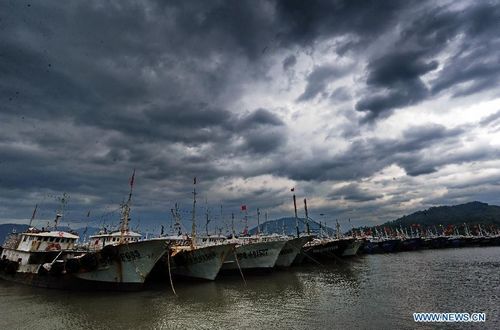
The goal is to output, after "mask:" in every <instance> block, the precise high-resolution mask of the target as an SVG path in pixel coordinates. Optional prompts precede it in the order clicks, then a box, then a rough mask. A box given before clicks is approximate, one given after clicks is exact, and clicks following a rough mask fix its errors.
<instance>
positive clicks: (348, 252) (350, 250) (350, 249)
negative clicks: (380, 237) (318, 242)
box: [342, 239, 363, 257]
mask: <svg viewBox="0 0 500 330" xmlns="http://www.w3.org/2000/svg"><path fill="white" fill-rule="evenodd" d="M361 245H363V241H362V240H359V239H357V240H355V241H354V242H352V243H351V244H349V245H348V246H347V249H345V251H344V252H343V253H342V257H353V256H355V255H357V254H358V251H359V248H360V247H361Z"/></svg>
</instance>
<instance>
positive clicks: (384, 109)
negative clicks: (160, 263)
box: [0, 0, 499, 218]
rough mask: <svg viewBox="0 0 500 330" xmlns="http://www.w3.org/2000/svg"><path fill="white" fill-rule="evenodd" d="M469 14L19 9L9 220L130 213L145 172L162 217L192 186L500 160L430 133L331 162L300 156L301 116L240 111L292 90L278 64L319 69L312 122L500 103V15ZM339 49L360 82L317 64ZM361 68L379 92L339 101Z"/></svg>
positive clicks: (1, 145)
mask: <svg viewBox="0 0 500 330" xmlns="http://www.w3.org/2000/svg"><path fill="white" fill-rule="evenodd" d="M463 6H464V9H463V10H460V11H457V10H455V9H453V8H452V6H441V7H437V6H436V5H435V4H433V3H430V2H429V3H427V2H407V1H383V2H370V3H367V2H366V1H352V0H349V1H326V0H325V1H324V0H313V1H272V0H269V1H260V2H255V1H237V2H235V1H181V2H179V1H142V2H136V1H120V2H116V3H108V2H105V3H103V2H100V1H87V2H79V3H75V2H59V1H53V2H51V1H45V2H37V3H33V4H32V5H31V6H30V7H27V6H26V3H23V2H19V1H10V2H8V1H3V2H2V3H1V4H0V121H1V123H2V127H1V130H0V138H1V140H0V191H1V197H2V198H3V199H2V205H21V204H16V203H17V201H20V200H23V201H25V202H26V203H28V204H32V202H33V201H35V202H36V201H38V195H37V192H40V191H43V192H44V193H45V192H46V193H51V194H54V193H55V192H62V191H69V192H70V193H71V194H73V196H75V197H74V198H73V199H72V201H73V203H74V204H75V205H76V206H75V207H76V208H77V209H80V210H82V211H83V210H84V209H88V207H89V205H88V204H86V203H94V204H98V205H93V207H95V208H99V207H103V205H104V204H115V203H118V202H119V201H121V199H122V197H123V192H124V191H125V192H126V191H127V189H128V187H127V182H126V181H127V178H128V177H129V176H130V173H131V170H132V169H133V168H137V178H136V180H137V183H138V184H137V187H136V189H137V196H142V197H141V199H139V200H138V201H137V202H136V204H135V205H137V206H138V207H142V208H143V210H144V209H148V210H149V209H152V210H153V211H150V212H153V213H154V210H156V209H155V208H158V206H157V205H161V208H163V207H164V206H165V204H168V203H170V202H173V201H175V200H177V199H178V198H183V197H179V196H184V195H186V194H185V193H186V190H190V187H189V189H187V188H186V182H188V184H189V182H192V181H191V180H192V177H193V176H198V177H199V186H200V189H204V190H208V189H210V186H211V185H213V184H217V183H218V182H219V180H221V178H224V180H229V181H230V180H231V179H239V178H245V179H249V178H252V177H254V176H261V175H265V174H274V175H276V176H279V178H280V179H283V178H284V179H286V178H290V179H294V180H308V181H311V182H317V181H321V180H330V179H331V180H357V179H359V178H362V177H369V176H370V175H373V173H375V172H376V171H378V170H381V169H383V168H385V167H386V166H388V165H391V164H397V165H399V166H401V167H402V168H404V169H405V171H406V172H407V173H408V174H409V175H415V176H418V175H422V174H425V173H432V172H434V171H436V170H439V169H440V168H442V167H443V166H445V165H446V164H451V163H453V164H460V163H461V162H468V161H474V160H485V159H492V157H495V156H496V155H497V150H495V149H494V148H492V147H485V148H483V149H482V150H474V149H473V148H472V149H467V150H465V149H464V150H461V149H460V148H461V147H463V144H461V141H460V138H461V136H462V135H463V134H464V132H463V129H460V128H458V129H446V128H444V127H442V126H429V125H425V126H418V127H413V128H409V129H406V130H404V132H403V134H402V135H401V136H400V138H398V139H395V138H394V139H381V138H373V139H371V140H368V139H366V138H364V137H363V136H362V133H363V126H358V127H354V128H353V129H352V131H353V132H357V133H356V134H353V136H351V137H350V138H352V139H351V140H350V142H349V143H350V144H349V145H348V147H347V149H346V150H341V151H339V153H337V154H333V155H331V154H329V152H328V151H325V152H324V154H322V153H321V152H318V151H317V150H319V149H320V148H318V146H315V145H310V144H309V141H303V140H300V141H297V140H294V141H291V140H290V136H291V135H290V134H289V131H290V130H291V129H292V127H289V125H290V123H289V122H288V121H286V120H285V118H289V117H287V116H288V113H287V111H288V109H286V111H281V110H280V109H275V108H273V107H276V105H273V106H269V105H268V104H266V103H265V102H266V101H265V98H264V99H262V100H261V99H259V98H258V97H257V98H256V99H254V100H252V102H250V104H251V105H250V106H247V105H246V104H245V105H243V106H242V105H241V104H240V102H239V101H240V100H241V99H243V97H244V96H246V93H247V92H249V91H252V90H253V87H254V85H259V84H264V83H267V82H268V80H273V79H276V80H279V78H280V77H272V76H270V74H269V73H270V72H273V71H272V70H270V69H272V66H273V65H275V64H277V65H278V68H279V69H280V70H278V71H280V72H281V69H283V71H285V72H282V73H283V74H284V75H286V74H290V73H291V72H292V71H297V72H298V67H299V64H300V68H301V69H302V68H303V66H302V64H303V63H302V59H303V58H304V57H308V56H309V57H312V56H310V55H311V54H314V55H315V56H316V58H317V59H318V61H317V62H316V61H314V60H313V67H312V70H311V72H309V73H307V74H306V81H305V83H306V87H305V90H304V91H301V92H302V93H301V95H300V96H298V99H297V101H298V102H299V103H300V107H308V106H309V102H313V101H315V100H317V99H318V98H320V97H321V98H328V99H330V100H331V101H332V102H346V101H349V100H350V99H351V98H356V99H355V100H354V101H355V102H354V103H355V104H356V109H357V110H359V111H362V112H365V113H366V114H367V115H366V117H365V120H375V119H381V118H384V117H386V116H388V115H389V114H390V113H391V112H392V111H394V110H395V109H398V108H402V107H406V106H409V105H415V104H418V103H419V102H422V101H424V100H426V99H428V98H431V97H433V96H436V95H448V94H447V93H449V94H453V95H455V96H459V95H469V94H472V93H478V92H481V91H485V90H488V89H490V88H494V87H495V86H497V85H498V78H497V77H498V74H497V73H498V67H499V64H498V58H497V57H496V56H495V54H496V53H497V52H496V50H498V46H499V42H498V40H499V39H498V38H499V37H498V35H497V31H498V30H499V29H498V24H499V21H498V19H497V17H498V12H499V11H498V6H497V5H496V4H492V3H485V2H480V3H471V4H463ZM386 36H389V37H387V38H388V39H387V40H386V39H385V38H386ZM394 38H395V40H392V39H394ZM322 42H328V43H330V44H331V45H334V46H332V47H333V48H329V51H331V52H336V53H337V55H338V56H341V57H342V56H345V57H348V58H349V60H350V61H347V63H356V65H353V66H352V67H351V66H349V67H344V66H342V65H339V64H338V63H329V61H323V60H322V58H321V56H322V54H319V53H318V54H316V53H315V52H316V46H317V45H319V44H321V43H322ZM379 43H380V45H379ZM452 46H453V47H452ZM290 54H294V55H290ZM303 55H305V56H303ZM299 62H300V63H299ZM342 63H345V62H342ZM358 66H359V68H361V67H362V68H364V69H365V72H364V75H362V76H361V79H356V80H355V81H356V83H357V84H359V90H361V91H362V93H359V94H358V95H356V92H355V91H354V89H352V86H342V87H338V86H335V87H332V88H330V86H331V85H333V84H332V83H334V82H335V81H336V80H337V79H339V78H342V77H345V76H346V75H348V74H350V73H352V72H351V71H353V72H354V71H355V70H356V68H357V67H358ZM354 74H357V73H356V72H354ZM427 74H430V75H431V76H432V80H428V79H426V78H425V76H426V75H427ZM297 75H298V74H297ZM297 79H298V78H297ZM356 90H358V89H356ZM271 93H272V91H271ZM279 97H281V95H280V96H279ZM296 97H297V95H295V96H293V98H296ZM277 100H280V99H279V98H277ZM262 102H264V103H262ZM297 106H299V105H297ZM284 107H286V105H285V106H283V107H282V108H284ZM290 111H292V110H290ZM351 112H352V111H351ZM284 113H286V114H284ZM352 116H353V117H355V115H352ZM292 118H293V117H292ZM351 119H352V118H351ZM484 120H486V119H484ZM484 120H483V121H484ZM285 121H286V122H285ZM353 121H355V120H354V119H353ZM490 122H491V123H493V124H494V123H496V117H495V118H493V117H492V118H491V121H490ZM416 124H418V123H416ZM493 124H491V125H493ZM484 125H486V124H484ZM311 143H313V142H311ZM330 147H331V146H326V147H325V150H326V149H328V148H330ZM446 148H455V149H456V152H452V151H450V152H446V150H447V149H446ZM299 151H300V152H301V155H300V157H296V152H299ZM271 184H272V183H271ZM228 189H229V188H228ZM234 189H235V190H234V191H235V193H234V194H235V196H234V197H232V198H233V200H231V203H234V204H238V203H239V202H240V200H239V196H245V198H248V199H250V198H251V194H255V193H261V194H262V196H263V197H262V198H260V199H259V202H261V203H264V204H265V205H269V206H271V205H272V204H273V203H274V205H276V204H279V202H276V201H273V200H272V198H273V196H275V195H277V194H276V190H275V189H269V188H268V187H258V188H256V189H255V191H253V190H252V191H251V193H250V192H248V189H245V187H243V188H241V187H239V190H238V189H236V188H234ZM363 194H364V195H363ZM26 195H28V196H26ZM187 196H188V197H187V199H189V198H190V195H189V193H187ZM342 196H344V198H345V199H347V200H352V201H367V202H369V201H370V200H369V199H368V198H374V200H376V198H377V196H378V194H375V195H372V196H370V195H369V193H368V192H366V191H363V190H362V189H361V188H359V187H358V186H356V185H348V186H347V188H345V191H344V192H343V195H342ZM214 198H217V197H214ZM255 198H256V199H257V197H255ZM24 205H25V204H23V206H24ZM13 207H14V206H12V208H13ZM6 208H7V209H9V207H6ZM167 209H168V208H167ZM0 210H2V209H1V208H0ZM162 210H163V209H162ZM11 211H12V210H10V209H9V210H7V211H5V212H4V213H2V215H1V216H2V217H4V218H5V217H8V216H9V214H13V212H11ZM2 212H3V211H2ZM9 212H11V213H9ZM16 212H17V211H16Z"/></svg>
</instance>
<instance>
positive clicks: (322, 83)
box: [297, 65, 348, 102]
mask: <svg viewBox="0 0 500 330" xmlns="http://www.w3.org/2000/svg"><path fill="white" fill-rule="evenodd" d="M347 70H348V67H334V66H330V65H327V66H319V67H315V68H314V69H313V71H312V72H311V73H310V74H309V75H308V76H307V79H306V81H307V86H306V90H305V91H304V93H302V95H300V96H299V98H298V99H297V101H299V102H303V101H309V100H311V99H313V98H314V97H316V96H317V95H318V94H321V93H323V92H325V89H326V87H327V85H328V84H329V83H330V82H332V81H334V80H335V79H339V78H341V77H342V76H344V75H345V74H346V73H347Z"/></svg>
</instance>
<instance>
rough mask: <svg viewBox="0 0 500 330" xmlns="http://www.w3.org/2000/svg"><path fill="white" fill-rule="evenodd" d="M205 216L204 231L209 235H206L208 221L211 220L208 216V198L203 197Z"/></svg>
mask: <svg viewBox="0 0 500 330" xmlns="http://www.w3.org/2000/svg"><path fill="white" fill-rule="evenodd" d="M205 218H206V220H205V231H206V233H207V236H209V235H208V224H209V223H210V221H211V220H210V219H209V218H208V198H205Z"/></svg>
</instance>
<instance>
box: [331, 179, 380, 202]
mask: <svg viewBox="0 0 500 330" xmlns="http://www.w3.org/2000/svg"><path fill="white" fill-rule="evenodd" d="M328 197H329V198H331V199H338V198H343V199H345V200H351V201H355V202H367V201H372V200H376V199H378V198H382V197H383V195H382V194H377V193H373V192H370V191H368V190H366V189H363V188H361V187H360V186H359V185H358V184H356V183H351V184H348V185H346V186H343V187H341V188H339V189H336V190H335V191H334V192H332V193H330V194H329V195H328Z"/></svg>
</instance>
